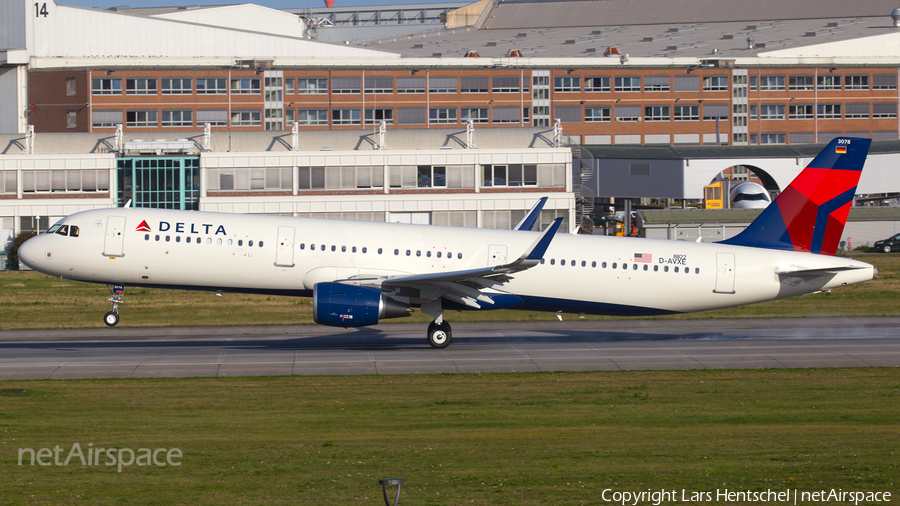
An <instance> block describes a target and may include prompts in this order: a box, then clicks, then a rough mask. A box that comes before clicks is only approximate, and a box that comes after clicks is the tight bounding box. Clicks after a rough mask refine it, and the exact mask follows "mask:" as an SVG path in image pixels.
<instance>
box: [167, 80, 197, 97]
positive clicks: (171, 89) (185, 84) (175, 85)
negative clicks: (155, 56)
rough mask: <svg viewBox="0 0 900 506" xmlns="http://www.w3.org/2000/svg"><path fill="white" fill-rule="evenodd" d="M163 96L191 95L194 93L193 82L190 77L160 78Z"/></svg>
mask: <svg viewBox="0 0 900 506" xmlns="http://www.w3.org/2000/svg"><path fill="white" fill-rule="evenodd" d="M161 85H162V94H163V95H191V94H193V93H194V89H193V87H194V80H193V79H191V78H190V77H164V78H162V83H161Z"/></svg>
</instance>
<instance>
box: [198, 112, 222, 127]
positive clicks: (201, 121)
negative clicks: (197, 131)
mask: <svg viewBox="0 0 900 506" xmlns="http://www.w3.org/2000/svg"><path fill="white" fill-rule="evenodd" d="M207 123H209V126H228V111H226V110H225V109H217V110H206V111H197V126H204V125H206V124H207Z"/></svg>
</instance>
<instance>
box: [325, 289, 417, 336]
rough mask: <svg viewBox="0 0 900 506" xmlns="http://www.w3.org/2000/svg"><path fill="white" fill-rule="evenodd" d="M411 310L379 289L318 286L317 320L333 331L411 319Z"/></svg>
mask: <svg viewBox="0 0 900 506" xmlns="http://www.w3.org/2000/svg"><path fill="white" fill-rule="evenodd" d="M411 312H412V310H411V309H410V308H409V306H407V305H405V304H401V303H399V302H397V301H395V300H393V299H389V298H387V297H385V296H384V295H383V294H382V293H381V290H380V289H378V288H370V287H364V286H352V285H344V284H341V283H316V286H314V287H313V320H314V321H315V322H316V323H318V324H319V325H328V326H331V327H365V326H366V325H375V324H376V323H378V320H384V319H386V318H399V317H402V316H409V313H411Z"/></svg>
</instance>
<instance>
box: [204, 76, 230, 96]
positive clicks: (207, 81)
mask: <svg viewBox="0 0 900 506" xmlns="http://www.w3.org/2000/svg"><path fill="white" fill-rule="evenodd" d="M227 93H228V88H226V87H225V79H219V78H202V77H201V78H198V79H197V94H198V95H225V94H227Z"/></svg>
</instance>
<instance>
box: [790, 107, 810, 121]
mask: <svg viewBox="0 0 900 506" xmlns="http://www.w3.org/2000/svg"><path fill="white" fill-rule="evenodd" d="M788 118H790V119H814V118H815V113H814V112H813V106H812V105H792V106H790V107H789V108H788Z"/></svg>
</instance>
